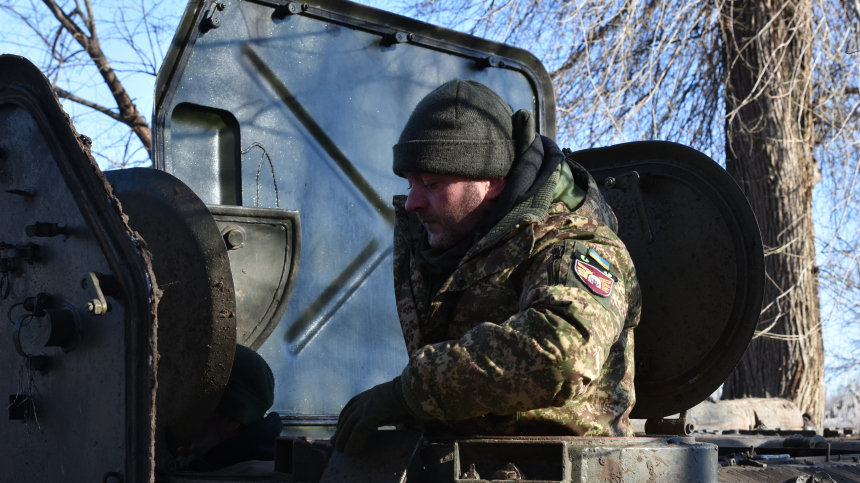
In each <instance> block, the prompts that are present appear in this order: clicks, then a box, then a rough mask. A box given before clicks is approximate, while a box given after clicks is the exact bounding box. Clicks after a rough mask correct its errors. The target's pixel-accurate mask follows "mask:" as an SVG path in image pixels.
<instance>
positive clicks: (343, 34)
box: [156, 0, 554, 420]
mask: <svg viewBox="0 0 860 483" xmlns="http://www.w3.org/2000/svg"><path fill="white" fill-rule="evenodd" d="M262 3H265V2H262ZM329 3H330V4H331V3H332V2H329ZM224 5H225V6H224V8H223V10H220V11H217V9H215V8H214V7H213V6H212V5H208V4H207V5H204V6H203V7H202V9H200V10H199V12H198V13H196V15H197V19H196V20H195V21H194V22H189V23H190V25H192V30H191V32H190V33H185V34H187V35H190V36H191V38H192V40H191V41H189V44H190V45H193V48H191V47H189V48H188V49H186V51H185V52H183V53H182V55H178V56H177V59H178V61H177V63H176V64H173V65H168V66H166V67H165V68H164V69H163V70H162V72H161V73H160V79H159V84H160V85H167V86H169V87H168V89H167V91H165V92H164V93H163V95H161V96H160V97H161V102H160V104H159V105H157V107H156V109H157V116H156V117H157V123H156V131H157V133H156V139H157V141H156V143H157V146H158V147H157V148H156V152H157V157H158V165H159V166H160V167H161V168H162V169H164V170H166V171H168V172H170V173H171V174H173V175H175V176H177V177H179V178H180V179H182V180H183V181H184V182H185V183H187V184H188V185H189V186H190V187H191V188H192V189H194V190H195V192H196V193H197V194H198V195H199V196H200V197H201V198H202V199H203V200H204V201H205V202H206V203H211V204H242V205H245V206H260V207H268V208H282V209H293V210H298V211H299V213H300V217H301V224H302V238H303V240H302V246H303V253H302V262H301V267H300V269H299V273H298V276H297V280H296V285H295V289H294V290H293V293H292V297H291V299H290V304H289V305H288V307H287V310H286V312H285V314H284V316H283V318H282V319H281V323H280V324H279V325H278V327H276V328H275V329H274V331H273V332H272V334H271V336H270V337H269V338H268V340H267V341H266V342H265V343H264V345H263V346H262V347H261V348H260V353H261V354H262V355H263V356H264V357H265V358H266V360H267V361H268V362H269V364H270V365H271V366H272V369H273V371H274V372H275V374H276V381H277V385H276V397H275V406H274V408H273V409H274V410H277V411H278V412H280V413H281V414H282V415H283V416H287V417H288V418H296V419H303V418H312V419H323V420H325V419H328V420H331V418H332V417H334V416H336V415H337V414H338V413H339V411H340V409H341V408H342V407H343V405H344V404H345V403H346V402H347V401H348V400H349V398H350V397H351V396H353V395H354V394H357V393H358V392H360V391H362V390H364V389H367V388H369V387H371V386H372V385H374V384H377V383H380V382H383V381H386V380H390V379H391V378H393V377H395V376H396V375H397V374H399V373H400V371H401V370H402V368H403V366H404V365H405V363H406V361H407V354H406V351H405V348H404V345H403V339H402V335H401V332H400V328H399V323H398V319H397V313H396V307H395V300H394V295H393V282H392V260H391V258H392V226H393V225H392V223H393V208H392V206H391V199H392V197H393V196H394V195H396V194H402V193H405V192H406V189H407V184H406V182H405V181H404V180H403V179H401V178H398V177H397V176H395V175H394V174H393V173H392V172H391V152H392V151H391V148H392V146H393V145H394V144H395V143H396V142H397V139H398V137H399V134H400V131H401V129H402V127H403V125H404V124H405V123H406V120H407V118H408V116H409V114H410V113H411V111H412V109H413V107H414V106H415V105H416V104H417V103H418V101H419V100H420V99H421V98H422V97H423V96H424V95H426V94H427V93H428V92H430V91H431V90H433V89H434V88H436V87H437V86H439V85H440V84H442V83H443V82H445V81H448V80H450V79H453V78H468V79H475V80H478V81H480V82H483V83H485V84H487V85H489V86H490V87H492V88H493V89H495V90H496V91H497V92H499V93H500V94H501V95H502V96H503V97H504V98H505V99H506V100H507V101H508V102H509V103H510V104H511V106H512V107H513V108H514V109H515V110H516V109H520V108H525V109H529V110H532V111H535V112H536V113H537V114H538V115H539V117H540V119H541V121H540V122H542V123H544V124H546V122H545V121H543V119H544V118H546V117H548V116H547V114H546V112H544V111H545V109H544V107H543V106H544V104H543V100H542V98H541V97H540V96H539V95H538V94H536V90H535V89H536V88H535V87H533V85H534V84H535V82H534V74H532V73H530V72H526V71H527V70H528V69H526V68H525V67H524V66H523V65H522V64H520V63H517V61H515V60H510V59H509V63H510V65H511V66H512V68H481V67H479V66H478V60H479V59H480V55H479V54H480V53H475V52H474V51H470V52H472V54H473V55H471V56H470V55H463V49H464V48H463V47H457V48H459V49H460V51H459V52H458V53H457V54H455V53H452V52H444V51H440V50H436V49H430V48H426V45H421V41H416V42H407V43H398V44H394V45H389V46H385V45H383V43H381V39H382V35H381V34H380V32H379V31H373V29H370V28H368V27H367V24H366V22H365V23H362V22H358V24H360V25H358V27H361V28H358V27H357V26H356V25H351V24H349V23H344V22H332V21H329V20H327V19H325V18H320V15H323V14H327V13H325V11H323V10H314V8H315V7H313V8H312V9H311V11H309V14H308V15H304V14H300V15H291V16H287V17H286V18H284V19H283V20H281V19H277V18H275V17H273V11H274V9H273V8H272V7H271V6H266V5H264V4H261V3H250V2H242V1H235V0H234V1H230V2H224ZM351 8H354V9H358V10H361V9H362V8H363V7H351ZM364 10H368V11H369V10H370V9H364ZM216 11H217V12H218V15H219V16H220V26H219V27H218V28H212V29H209V30H207V31H204V32H198V31H197V30H195V29H196V26H198V25H200V24H201V22H205V18H207V17H208V16H211V15H212V14H213V13H214V12H216ZM320 12H323V13H320ZM373 13H375V14H376V15H379V12H378V11H374V12H373ZM311 14H313V15H311ZM186 15H195V13H194V9H193V8H191V9H189V12H188V13H187V14H186ZM341 20H342V19H341ZM398 20H403V19H398V18H396V17H395V16H391V22H390V23H389V25H392V24H393V23H396V22H397V21H398ZM379 28H381V29H382V30H383V31H384V30H385V29H388V30H390V28H389V27H385V26H380V27H379ZM185 34H184V33H183V32H180V33H178V34H177V38H179V37H180V36H182V35H185ZM431 40H432V39H431ZM431 40H427V42H430V41H431ZM484 43H485V44H487V43H486V42H484ZM455 47H456V46H455ZM452 48H453V47H452ZM455 50H456V49H455ZM487 55H488V54H487ZM513 67H515V68H513ZM527 74H528V75H527ZM543 75H545V72H544V73H543ZM530 76H531V77H530ZM168 79H170V80H169V81H168ZM157 95H158V93H157ZM549 117H551V116H549ZM553 128H554V125H553ZM550 134H554V132H552V133H550ZM234 186H241V189H239V190H238V191H237V190H236V189H234V188H233V187H234Z"/></svg>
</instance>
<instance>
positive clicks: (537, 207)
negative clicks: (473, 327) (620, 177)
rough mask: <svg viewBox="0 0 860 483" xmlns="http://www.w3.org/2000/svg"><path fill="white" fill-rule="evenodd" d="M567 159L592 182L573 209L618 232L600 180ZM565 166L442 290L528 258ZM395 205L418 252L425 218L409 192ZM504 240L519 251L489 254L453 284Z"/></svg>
mask: <svg viewBox="0 0 860 483" xmlns="http://www.w3.org/2000/svg"><path fill="white" fill-rule="evenodd" d="M565 163H566V164H567V166H568V167H569V168H570V170H571V171H572V174H573V177H574V179H576V180H577V181H579V180H582V181H585V180H587V181H585V183H587V185H588V191H587V193H586V196H585V199H584V200H583V202H582V203H581V204H580V206H579V207H578V208H577V209H576V210H571V211H575V212H576V213H577V214H581V215H583V216H586V217H588V218H593V219H595V220H597V221H599V222H601V223H603V224H605V225H607V226H608V227H609V228H610V229H611V230H612V231H613V232H617V222H616V220H615V217H614V215H613V214H611V213H605V210H601V209H598V208H599V207H602V206H603V205H605V201H603V199H602V196H601V195H600V192H599V191H598V188H597V183H596V182H595V181H594V178H592V177H591V175H589V174H588V171H586V170H585V168H583V167H582V166H580V165H579V164H577V163H576V162H574V161H573V160H571V159H565ZM561 169H562V168H561V165H559V168H558V169H557V170H556V171H555V172H554V173H553V174H552V175H551V176H550V178H549V179H548V180H547V182H546V184H545V185H544V186H543V187H542V188H541V189H540V190H538V192H537V193H535V195H534V196H532V197H531V198H529V199H527V200H525V201H523V202H522V203H520V204H518V205H517V206H515V207H514V208H513V209H512V210H511V211H510V213H508V214H507V215H506V216H505V217H503V218H502V220H501V221H499V222H498V223H497V224H496V225H495V226H494V227H493V228H492V229H491V230H490V231H489V232H488V233H487V235H486V236H484V237H483V238H481V239H480V240H478V242H477V243H475V245H474V246H473V247H472V248H470V249H469V251H468V252H466V254H465V255H464V256H463V260H461V261H460V263H459V265H458V266H457V269H456V270H455V271H454V274H453V275H452V276H451V277H450V278H449V280H447V281H446V282H445V283H444V284H443V285H442V287H441V288H440V290H439V293H442V292H446V291H449V290H457V289H463V288H465V287H467V286H469V285H471V283H472V281H473V280H476V279H478V278H481V277H485V276H488V275H491V274H492V273H496V272H499V271H501V270H504V269H506V268H509V267H513V266H516V265H519V264H520V263H521V262H522V261H523V260H524V259H525V258H527V257H528V256H530V254H531V252H532V250H533V248H534V244H535V241H536V237H535V230H534V226H535V225H536V224H537V223H540V222H541V221H543V220H544V218H546V216H547V215H548V214H549V209H550V205H551V204H552V202H553V194H554V192H555V189H556V186H557V185H558V183H559V179H560V178H561ZM585 183H583V184H585ZM393 205H394V213H395V216H394V218H395V224H396V225H397V227H398V229H399V230H398V231H400V233H401V234H402V236H405V237H407V238H408V245H409V249H410V251H411V252H412V253H413V255H414V253H415V249H416V248H415V247H416V246H417V245H418V241H419V240H420V239H421V237H422V236H424V225H423V224H421V221H420V220H419V219H418V216H417V215H416V214H415V213H410V212H408V211H406V195H398V196H395V197H394V200H393ZM515 238H516V239H515ZM502 241H505V242H506V246H511V247H513V246H517V247H520V248H521V249H520V250H516V251H517V253H516V254H513V253H510V250H507V253H505V254H500V256H499V257H498V258H499V259H496V258H497V257H490V258H488V259H487V260H486V263H484V264H483V266H482V267H478V268H477V269H476V270H474V271H470V276H469V277H467V279H466V280H465V282H466V283H465V284H458V285H453V286H452V282H453V281H455V280H457V278H458V272H460V271H461V268H462V267H463V265H465V264H466V263H468V262H469V261H470V260H472V259H474V258H475V257H476V256H478V255H479V254H481V253H483V252H485V251H486V250H489V249H491V248H493V247H495V246H496V245H498V244H499V243H501V242H502ZM512 255H513V256H512ZM500 260H504V263H499V261H500Z"/></svg>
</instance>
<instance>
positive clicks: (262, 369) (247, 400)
mask: <svg viewBox="0 0 860 483" xmlns="http://www.w3.org/2000/svg"><path fill="white" fill-rule="evenodd" d="M274 403H275V376H273V375H272V369H270V368H269V365H268V364H266V361H265V360H263V357H262V356H260V354H257V353H256V352H254V350H253V349H249V348H247V347H245V346H243V345H240V344H236V355H235V356H233V368H232V369H231V370H230V380H229V381H227V387H225V388H224V395H223V396H221V402H220V403H219V404H218V408H217V409H215V412H217V413H219V414H221V415H224V416H227V417H230V418H233V419H235V420H236V421H239V422H240V423H242V424H251V423H256V422H257V421H259V420H261V419H263V417H264V416H265V415H266V411H268V410H269V408H270V407H272V404H274Z"/></svg>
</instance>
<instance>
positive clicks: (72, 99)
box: [54, 86, 124, 123]
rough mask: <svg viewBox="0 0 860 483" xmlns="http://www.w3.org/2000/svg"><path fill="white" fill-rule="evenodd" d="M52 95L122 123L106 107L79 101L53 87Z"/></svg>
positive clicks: (68, 93) (75, 97) (76, 97)
mask: <svg viewBox="0 0 860 483" xmlns="http://www.w3.org/2000/svg"><path fill="white" fill-rule="evenodd" d="M54 93H56V94H57V96H59V97H62V98H63V99H68V100H70V101H74V102H77V103H78V104H80V105H82V106H87V107H89V108H90V109H94V110H96V111H99V112H101V113H102V114H106V115H107V116H109V117H110V118H111V119H113V120H115V121H118V122H122V123H124V121H123V119H122V117H120V115H119V114H117V113H115V112H113V111H111V110H110V109H108V108H107V107H104V106H101V105H99V104H96V103H95V102H92V101H88V100H86V99H81V98H80V97H78V96H76V95H74V94H72V93H71V92H68V91H65V90H63V89H61V88H59V87H57V86H54Z"/></svg>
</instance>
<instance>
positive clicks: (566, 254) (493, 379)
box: [402, 238, 635, 420]
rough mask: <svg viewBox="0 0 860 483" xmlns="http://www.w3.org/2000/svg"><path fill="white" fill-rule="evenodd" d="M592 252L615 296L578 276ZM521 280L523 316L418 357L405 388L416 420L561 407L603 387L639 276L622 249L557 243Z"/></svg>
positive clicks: (610, 244) (606, 242)
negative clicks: (595, 384) (605, 268)
mask: <svg viewBox="0 0 860 483" xmlns="http://www.w3.org/2000/svg"><path fill="white" fill-rule="evenodd" d="M597 240H600V241H597ZM589 249H593V250H595V252H594V253H595V254H599V256H600V257H601V258H602V259H603V260H602V261H604V262H608V264H610V265H611V266H612V270H611V273H606V274H608V275H611V277H612V278H615V280H614V281H613V286H612V287H611V291H610V293H609V294H608V296H605V297H604V296H601V295H600V294H599V290H595V289H593V288H589V285H587V284H586V283H585V280H587V277H586V276H581V275H584V274H583V272H582V271H581V270H580V272H579V273H577V272H576V270H577V268H580V269H581V265H577V264H576V258H577V256H578V254H579V255H581V254H582V253H581V252H583V251H585V252H586V253H588V250H589ZM592 261H593V260H592ZM524 271H525V272H526V273H525V274H523V280H524V284H523V291H522V296H521V299H520V312H519V313H517V314H516V315H514V316H512V317H510V318H509V319H507V320H506V321H504V322H503V323H501V324H495V323H491V322H484V323H481V324H479V325H478V326H476V327H474V328H473V329H472V330H470V331H469V332H467V333H466V334H465V335H464V336H463V337H461V338H460V339H458V340H450V341H445V342H441V343H437V344H431V345H427V346H425V347H423V348H421V349H420V350H418V351H416V352H415V353H414V354H412V356H411V357H410V361H409V364H408V365H407V366H406V368H405V369H404V371H403V375H402V380H403V383H404V393H405V396H406V399H407V403H408V404H409V405H410V407H411V408H412V409H413V412H415V413H418V414H420V413H424V414H426V415H428V416H429V417H432V418H436V419H442V420H460V419H468V418H472V417H477V416H481V415H484V414H487V413H490V412H492V413H495V414H499V415H505V414H513V413H515V412H517V411H528V410H531V409H538V408H546V407H550V406H562V405H564V404H565V402H566V401H568V400H569V399H570V398H572V397H575V396H577V395H578V394H581V393H583V392H585V390H586V388H587V386H588V385H589V384H590V383H591V382H592V381H594V380H595V379H597V378H598V377H600V375H601V368H602V367H603V365H604V362H605V361H606V358H607V356H608V354H609V350H610V347H611V345H612V344H613V343H614V342H615V340H616V339H617V338H618V337H619V335H620V333H621V331H622V330H623V328H624V327H625V325H626V322H627V319H628V310H627V307H628V305H629V304H630V303H631V302H632V301H631V300H630V299H631V293H632V287H631V283H635V274H634V272H633V266H632V263H631V262H629V257H628V255H627V252H626V250H625V248H624V246H623V244H621V242H620V241H618V240H617V238H615V239H614V240H613V239H607V238H602V239H595V240H592V241H588V242H584V241H577V240H571V239H569V240H559V241H558V242H556V243H554V244H552V245H551V246H550V247H548V248H547V249H544V250H541V251H540V252H538V253H536V254H535V255H532V257H531V260H530V263H529V264H528V268H525V269H524ZM631 279H632V280H633V281H634V282H631ZM603 290H605V286H604V287H603Z"/></svg>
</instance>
